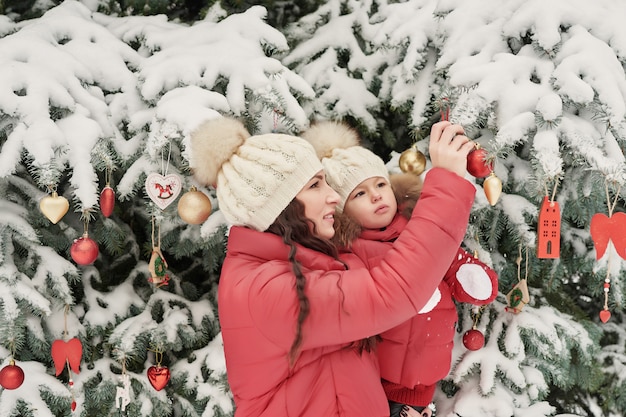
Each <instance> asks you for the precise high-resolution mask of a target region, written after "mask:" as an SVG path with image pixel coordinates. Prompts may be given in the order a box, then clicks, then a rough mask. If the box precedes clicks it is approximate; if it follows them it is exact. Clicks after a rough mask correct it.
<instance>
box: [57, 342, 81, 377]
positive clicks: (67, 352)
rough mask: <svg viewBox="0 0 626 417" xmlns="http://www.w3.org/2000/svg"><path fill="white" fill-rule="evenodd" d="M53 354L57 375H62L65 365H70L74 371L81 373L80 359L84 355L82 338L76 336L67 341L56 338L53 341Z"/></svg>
mask: <svg viewBox="0 0 626 417" xmlns="http://www.w3.org/2000/svg"><path fill="white" fill-rule="evenodd" d="M51 354H52V361H53V362H54V369H55V371H56V375H57V376H58V375H61V372H63V368H64V367H65V365H68V367H69V368H70V369H71V370H72V372H74V373H76V374H78V373H80V361H81V360H82V357H83V344H82V343H81V341H80V339H78V338H76V337H74V338H72V339H70V340H68V341H67V342H66V341H65V340H61V339H57V340H55V341H54V342H52V349H51Z"/></svg>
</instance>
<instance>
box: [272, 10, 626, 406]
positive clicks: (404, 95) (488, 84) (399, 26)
mask: <svg viewBox="0 0 626 417" xmlns="http://www.w3.org/2000/svg"><path fill="white" fill-rule="evenodd" d="M625 11H626V10H625V9H624V5H622V4H619V3H615V2H610V1H600V2H596V3H593V4H591V3H589V2H582V1H579V2H575V4H572V3H571V2H568V1H553V2H549V3H545V2H537V1H532V2H526V1H511V2H505V3H502V2H495V1H489V2H484V1H458V0H446V1H436V0H413V1H406V2H391V1H376V0H370V1H364V2H357V1H341V0H336V1H333V0H331V1H329V2H328V3H327V4H326V5H325V6H324V7H322V8H320V9H318V11H316V12H315V13H314V14H311V15H309V16H306V17H304V18H303V19H301V20H300V21H299V22H298V24H297V25H294V26H292V27H291V28H290V29H289V30H288V31H287V33H288V36H289V37H290V39H292V40H293V41H294V45H293V48H292V51H291V53H290V54H289V55H288V56H287V58H286V59H285V60H284V62H286V63H287V64H289V65H290V66H291V67H292V68H293V69H294V70H296V71H297V72H298V73H300V74H301V75H302V76H303V77H304V78H305V79H306V80H307V81H308V82H309V83H310V84H311V85H312V86H313V87H314V88H315V90H316V94H317V97H316V100H315V101H314V102H313V104H312V105H311V111H312V112H314V113H316V114H318V115H319V116H321V117H326V118H343V119H352V118H356V119H358V123H357V124H358V125H360V126H362V127H363V126H365V127H367V129H362V131H363V134H364V136H365V137H366V138H367V139H369V141H370V142H373V143H374V144H378V145H379V146H380V144H381V143H383V146H385V145H386V146H389V147H391V148H392V150H393V151H395V152H392V156H393V157H392V158H391V161H390V162H389V166H390V168H391V169H395V170H399V168H398V165H397V157H398V155H399V152H401V151H402V150H403V149H406V147H407V146H405V147H404V148H402V147H399V146H398V145H400V144H402V142H401V139H402V138H401V137H397V138H396V140H397V142H396V143H394V142H393V141H389V140H388V139H387V138H386V137H385V132H388V131H389V130H390V129H391V130H393V129H394V128H395V126H397V125H398V124H399V125H403V126H412V127H413V128H414V129H415V131H416V140H415V144H414V145H415V146H416V148H417V149H419V150H421V151H423V152H426V151H427V138H425V134H424V132H427V131H428V128H429V127H430V125H431V124H432V122H433V121H434V120H437V119H438V118H439V115H440V110H441V109H442V104H444V103H449V104H450V105H451V113H450V116H451V119H452V120H453V121H455V122H458V123H461V124H462V125H464V126H465V128H466V131H467V133H468V135H469V136H470V137H472V138H474V139H475V140H476V141H477V142H478V143H480V144H481V145H482V146H483V147H485V148H487V149H488V150H489V152H490V154H491V157H493V158H495V174H496V175H497V176H498V177H499V178H500V179H501V180H502V182H503V184H504V191H503V193H502V196H501V197H500V199H499V202H498V203H497V204H496V205H495V206H493V207H492V206H491V205H490V204H489V203H488V202H487V200H486V197H485V194H484V193H483V190H482V184H483V181H484V180H483V179H476V184H477V201H476V205H475V208H474V211H473V216H472V219H471V224H470V228H469V230H468V235H467V239H466V245H467V246H468V248H470V249H472V250H476V251H477V252H478V253H479V256H480V257H481V258H482V259H483V260H485V261H487V262H488V263H492V264H493V266H494V267H495V268H496V269H497V270H498V271H499V273H500V279H501V280H500V290H501V292H502V295H501V296H500V297H499V299H498V300H497V302H495V303H493V304H492V305H491V306H489V308H488V309H486V310H485V311H483V312H482V314H481V315H480V318H479V321H478V328H479V329H481V330H482V331H483V332H485V334H486V335H487V345H486V347H485V348H483V349H482V350H479V351H475V352H469V351H467V349H465V348H464V347H463V344H462V342H461V335H462V334H463V332H464V331H465V330H467V329H469V328H470V327H471V326H472V321H471V320H470V319H469V317H470V311H469V309H468V308H467V307H461V308H460V319H461V320H460V325H459V338H458V340H457V344H456V350H455V354H456V355H455V356H456V358H457V362H456V364H455V367H454V369H453V371H452V372H451V374H450V376H449V378H448V380H447V381H445V382H444V383H443V384H442V390H441V391H439V392H438V403H439V408H438V414H437V415H438V416H439V417H441V416H445V417H448V416H463V417H473V416H479V415H480V416H494V417H496V416H497V417H500V416H502V417H504V416H507V417H508V416H511V415H516V416H517V415H533V416H549V415H554V414H555V413H573V414H576V415H597V416H600V415H606V416H609V415H610V416H617V415H623V414H624V412H625V410H626V408H625V405H626V404H625V403H624V399H623V395H621V394H620V392H623V391H624V389H625V388H626V385H625V379H624V377H623V376H622V374H620V372H621V371H622V370H623V369H624V365H625V364H626V361H625V359H626V356H625V346H624V345H623V343H620V341H623V340H624V335H625V332H624V330H623V328H622V327H623V326H620V323H623V318H624V315H623V311H624V298H623V294H624V290H625V288H626V286H625V281H624V276H625V274H624V262H623V259H621V258H620V257H619V256H618V255H617V253H616V252H615V251H614V250H613V249H612V247H611V245H609V251H611V253H612V255H613V256H609V255H607V256H604V257H603V258H601V259H599V260H596V251H595V248H594V244H593V240H592V238H591V235H590V231H589V229H590V220H591V217H592V216H593V215H594V214H596V213H603V214H606V215H609V214H610V212H611V211H612V210H615V211H624V203H623V202H624V199H623V192H621V186H622V185H623V183H624V180H625V177H624V156H623V149H624V139H626V135H625V133H626V131H624V127H625V125H624V121H625V117H624V116H625V114H624V102H625V101H626V100H625V98H626V97H625V95H626V88H625V87H626V78H625V75H624V73H625V72H624V63H625V62H626V59H625V56H624V51H625V50H626V49H625V48H624V46H625V45H626V33H625V32H624V29H622V26H621V25H619V24H611V22H612V21H613V20H614V19H617V16H620V15H623V13H624V12H625ZM331 33H335V34H337V36H332V35H331ZM375 98H376V99H375ZM382 103H392V106H391V107H392V108H393V109H394V110H396V113H395V117H396V118H400V117H404V122H403V123H398V122H397V120H396V119H389V118H387V117H386V114H385V111H384V107H385V106H383V105H382ZM374 121H376V122H374ZM386 123H387V124H389V125H388V126H385V127H382V128H381V125H384V124H386ZM373 126H378V128H379V130H378V131H377V132H375V131H374V130H373V129H372V127H373ZM396 132H397V131H396ZM394 146H395V147H394ZM373 148H374V149H376V148H375V147H374V146H373ZM377 149H379V150H380V149H382V148H381V147H378V148H377ZM381 156H383V157H387V156H388V155H381ZM544 196H549V197H550V199H551V201H556V202H558V203H559V205H560V208H561V221H562V227H561V229H560V231H561V246H560V254H559V257H558V258H557V259H540V258H538V257H537V256H536V246H537V227H538V212H539V207H540V205H541V202H542V199H543V198H544ZM615 202H617V204H615ZM524 278H527V280H528V282H529V284H530V288H531V290H530V292H531V302H530V304H529V305H528V306H526V308H525V309H524V310H523V311H522V312H521V313H519V314H517V315H516V314H512V313H509V312H506V311H505V307H506V304H507V300H506V298H505V297H504V295H505V294H507V293H508V292H509V290H511V289H512V287H513V286H514V284H516V283H517V282H518V280H521V279H524ZM605 281H610V284H609V286H610V288H609V289H610V291H609V293H608V307H609V310H610V312H611V315H612V316H611V319H610V322H609V323H607V324H602V323H601V322H600V320H599V317H598V313H599V312H600V311H601V310H603V305H604V292H603V290H604V283H605Z"/></svg>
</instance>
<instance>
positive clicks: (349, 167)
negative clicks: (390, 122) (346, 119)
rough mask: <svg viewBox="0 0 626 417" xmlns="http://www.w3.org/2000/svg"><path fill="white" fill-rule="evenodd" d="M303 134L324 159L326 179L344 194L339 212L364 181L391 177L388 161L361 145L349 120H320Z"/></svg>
mask: <svg viewBox="0 0 626 417" xmlns="http://www.w3.org/2000/svg"><path fill="white" fill-rule="evenodd" d="M301 136H302V137H303V138H305V139H306V140H308V141H309V142H310V143H311V144H312V145H313V147H314V148H315V152H316V153H317V156H318V157H319V158H320V159H321V160H322V165H323V166H324V171H325V173H326V181H327V182H328V184H329V185H330V186H331V187H332V188H333V189H334V190H335V191H337V193H338V194H339V196H340V197H341V201H340V202H339V204H338V205H337V210H338V211H339V212H342V211H343V207H344V205H345V204H346V201H347V199H348V196H349V195H350V193H351V192H352V191H353V190H354V189H355V188H356V186H357V185H359V184H360V183H361V182H363V181H365V180H366V179H368V178H372V177H383V178H385V179H387V180H389V172H388V170H387V167H386V166H385V162H384V161H383V160H382V159H381V158H380V157H379V156H377V155H376V154H375V153H373V152H372V151H370V150H368V149H366V148H364V147H363V146H360V145H359V143H360V138H359V134H358V133H357V131H356V130H355V129H353V128H352V127H350V126H348V125H347V124H345V123H340V122H334V121H323V122H318V123H315V124H313V125H312V126H311V127H310V128H309V129H308V130H306V131H304V132H303V133H302V135H301Z"/></svg>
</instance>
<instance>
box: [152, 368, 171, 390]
mask: <svg viewBox="0 0 626 417" xmlns="http://www.w3.org/2000/svg"><path fill="white" fill-rule="evenodd" d="M147 374H148V381H150V385H152V386H153V387H154V389H155V390H157V391H161V390H162V389H163V388H165V386H166V385H167V383H168V382H169V380H170V370H169V368H168V367H167V366H160V365H152V366H151V367H149V368H148V372H147Z"/></svg>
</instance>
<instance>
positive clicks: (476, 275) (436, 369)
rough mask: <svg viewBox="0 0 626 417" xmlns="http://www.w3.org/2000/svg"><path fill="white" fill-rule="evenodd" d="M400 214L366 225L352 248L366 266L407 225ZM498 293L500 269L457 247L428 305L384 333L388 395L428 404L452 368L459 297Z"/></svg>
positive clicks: (381, 348) (478, 298) (485, 299)
mask: <svg viewBox="0 0 626 417" xmlns="http://www.w3.org/2000/svg"><path fill="white" fill-rule="evenodd" d="M406 224H407V219H406V218H405V217H403V216H402V215H400V214H398V215H396V217H395V218H394V220H393V222H392V223H391V224H390V225H389V226H388V227H386V228H385V229H384V230H364V231H363V232H362V233H361V237H360V238H358V239H357V240H356V241H354V242H353V246H352V250H353V252H354V253H355V254H356V255H358V256H359V258H361V259H363V260H364V261H365V262H366V264H367V265H368V267H370V268H371V267H373V266H375V265H378V264H379V262H380V261H381V260H382V259H383V257H384V254H385V253H386V251H387V250H389V249H390V248H391V245H392V242H393V240H395V238H396V237H397V236H398V235H399V234H400V232H401V231H402V230H403V229H404V228H405V227H406ZM497 294H498V275H497V274H496V272H495V271H494V270H493V269H491V268H489V267H488V266H487V265H485V264H484V263H482V262H480V261H479V260H478V259H476V258H475V257H474V256H473V255H471V254H469V253H468V252H467V251H465V250H463V249H461V248H459V249H458V251H457V254H456V257H455V259H454V261H453V262H452V263H451V265H450V268H449V269H448V271H447V272H446V274H445V276H444V279H443V281H441V283H440V284H439V286H438V287H437V290H436V291H435V292H434V293H433V296H432V297H431V299H430V300H429V302H428V303H427V304H426V306H425V307H424V308H423V309H422V310H421V311H420V313H419V314H417V315H416V316H415V317H413V318H411V319H410V320H408V321H407V322H405V323H403V324H401V325H399V326H397V327H394V328H392V329H390V330H387V331H385V332H383V333H382V334H381V337H382V341H381V342H380V343H379V344H378V348H377V349H378V357H379V362H380V368H381V377H382V378H383V379H384V382H383V386H384V388H385V392H386V393H387V397H388V398H389V399H390V400H393V401H396V402H400V403H403V404H410V405H417V406H423V407H424V406H427V405H428V404H429V403H430V402H431V401H432V397H433V394H434V391H435V384H436V383H437V382H438V381H440V380H441V379H443V378H445V377H446V376H447V375H448V372H449V371H450V366H451V359H452V347H453V340H454V333H455V328H456V323H457V320H458V313H457V309H456V304H455V300H456V301H457V302H465V303H471V304H474V305H484V304H487V303H490V302H491V301H493V300H494V299H495V297H496V295H497Z"/></svg>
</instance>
